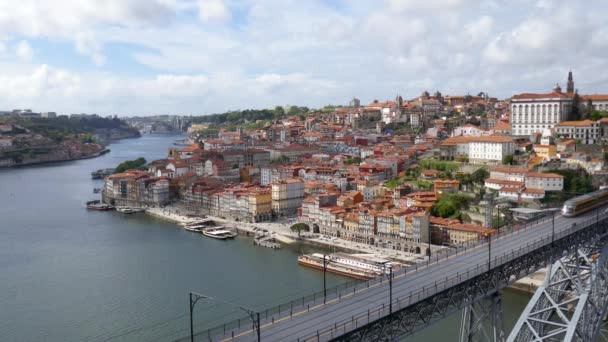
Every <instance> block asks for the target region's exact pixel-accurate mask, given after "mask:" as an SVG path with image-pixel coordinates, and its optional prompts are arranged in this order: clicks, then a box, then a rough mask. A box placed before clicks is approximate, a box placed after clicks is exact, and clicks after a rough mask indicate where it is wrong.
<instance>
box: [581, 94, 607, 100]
mask: <svg viewBox="0 0 608 342" xmlns="http://www.w3.org/2000/svg"><path fill="white" fill-rule="evenodd" d="M581 99H582V100H585V101H587V100H591V101H608V94H591V95H581Z"/></svg>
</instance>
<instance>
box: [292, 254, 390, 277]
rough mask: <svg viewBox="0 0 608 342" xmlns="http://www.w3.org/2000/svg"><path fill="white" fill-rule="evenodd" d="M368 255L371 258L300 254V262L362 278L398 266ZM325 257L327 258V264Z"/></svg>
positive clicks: (375, 275) (379, 273)
mask: <svg viewBox="0 0 608 342" xmlns="http://www.w3.org/2000/svg"><path fill="white" fill-rule="evenodd" d="M366 257H368V258H371V260H370V259H364V258H362V257H361V256H360V255H348V254H343V253H336V254H330V255H323V254H319V253H314V254H309V255H301V256H299V257H298V264H300V265H303V266H307V267H312V268H316V269H319V270H323V269H324V268H325V269H326V270H327V271H328V272H331V273H336V274H340V275H344V276H347V277H351V278H355V279H360V280H368V279H373V278H376V277H378V276H381V275H382V274H387V273H388V272H390V271H389V268H392V269H393V271H394V270H395V269H397V267H398V265H397V264H394V263H392V262H389V261H388V260H385V259H378V258H373V257H371V256H369V255H366ZM323 258H325V265H324V262H323ZM374 259H376V260H374Z"/></svg>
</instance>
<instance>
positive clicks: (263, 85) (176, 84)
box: [0, 0, 608, 114]
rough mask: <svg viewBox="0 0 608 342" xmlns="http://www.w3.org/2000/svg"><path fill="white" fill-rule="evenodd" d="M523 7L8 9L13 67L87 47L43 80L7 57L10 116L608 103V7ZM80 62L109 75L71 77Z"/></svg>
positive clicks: (188, 1)
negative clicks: (517, 100)
mask: <svg viewBox="0 0 608 342" xmlns="http://www.w3.org/2000/svg"><path fill="white" fill-rule="evenodd" d="M514 1H515V2H516V5H513V4H512V3H511V1H506V0H447V1H446V0H425V1H418V0H378V1H374V0H367V1H338V2H336V1H333V2H329V1H326V0H309V1H299V0H265V1H256V0H242V1H234V0H104V1H98V0H82V1H71V0H56V1H52V2H50V1H43V0H21V1H20V6H9V5H7V4H6V3H7V1H4V2H3V1H0V42H4V43H5V44H6V46H7V47H8V48H9V49H10V53H11V54H13V53H14V52H16V45H17V44H18V43H19V42H20V41H21V40H24V41H26V42H29V44H31V46H30V48H32V49H33V50H35V52H36V53H35V55H36V58H35V60H36V61H38V60H41V63H44V62H45V61H44V60H43V58H44V57H45V55H46V51H44V49H48V48H61V47H63V46H64V44H66V43H68V44H73V46H74V49H73V50H71V49H69V50H71V51H64V50H65V49H64V50H59V51H61V52H62V53H65V57H66V58H65V60H62V61H61V63H62V64H61V65H62V66H63V68H64V69H57V68H53V67H51V66H47V67H46V69H44V70H46V71H44V72H43V71H39V73H40V74H46V75H47V77H46V78H45V77H42V76H38V78H35V77H34V76H33V75H34V72H33V69H32V68H33V67H32V65H31V64H30V63H31V61H30V62H27V61H26V60H23V61H20V62H19V61H17V60H16V59H9V58H7V55H5V56H2V54H1V52H0V64H2V63H5V64H6V65H0V73H1V72H3V73H5V75H4V76H2V77H4V78H3V81H5V82H8V83H9V84H13V85H14V86H15V87H16V88H15V89H16V90H14V91H13V90H9V89H7V88H3V89H4V90H2V91H3V94H9V93H10V94H11V96H10V97H5V98H4V99H3V98H2V96H0V101H3V102H0V104H1V105H2V106H7V107H9V108H11V107H19V106H18V105H13V102H15V103H16V102H18V101H23V102H27V103H29V104H28V105H27V106H28V107H33V106H36V105H37V104H39V103H40V104H42V103H47V104H49V105H50V107H51V108H48V109H49V110H57V111H62V109H63V110H74V111H78V112H82V111H92V112H99V113H103V112H104V110H105V111H107V112H109V113H114V112H124V113H140V114H141V113H162V112H183V111H188V112H193V113H209V112H221V111H225V110H227V109H235V108H250V107H274V106H275V105H277V104H288V103H290V104H301V105H307V106H310V107H316V106H322V105H324V104H327V103H343V102H344V101H347V100H348V99H349V98H350V97H352V96H353V95H354V96H357V97H360V98H361V99H362V100H363V101H364V102H366V101H368V100H369V101H371V100H372V99H374V98H378V99H386V98H393V97H394V96H395V95H396V94H400V95H403V97H404V98H406V99H407V98H412V97H414V96H417V95H418V94H420V92H421V91H422V90H424V89H425V88H427V89H428V90H429V91H434V90H435V89H438V90H440V91H441V92H442V93H444V94H463V93H464V94H466V93H467V92H469V93H477V92H479V91H486V92H489V93H490V94H491V95H496V96H498V97H508V96H510V95H512V92H513V91H544V90H546V88H547V85H548V86H549V87H550V86H551V85H552V84H554V83H555V82H556V81H560V80H561V79H562V78H563V75H562V74H563V73H564V72H567V70H568V69H569V68H573V70H574V72H575V78H576V81H577V87H580V88H581V91H583V92H584V91H585V86H586V85H588V87H593V89H594V91H599V92H606V91H608V89H602V88H601V84H602V83H601V75H602V74H605V73H603V71H604V70H606V68H608V60H606V59H605V57H604V56H605V55H606V53H608V31H607V30H606V27H608V17H606V16H603V15H602V14H601V13H604V12H606V11H607V10H608V6H607V5H608V3H607V4H603V3H601V4H598V5H597V8H596V9H594V11H593V13H590V11H588V10H585V5H584V4H578V3H575V2H566V1H562V0H535V1H526V0H514ZM13 7H15V8H13ZM40 41H45V42H44V43H45V44H41V45H37V44H38V42H40ZM54 44H61V45H57V46H55V45H54ZM49 46H50V47H49ZM0 50H1V46H0ZM74 54H80V55H84V56H88V57H89V58H91V60H92V61H93V62H94V64H95V65H104V68H103V69H96V68H94V67H93V66H91V65H88V66H85V68H82V66H81V65H80V64H78V65H79V67H78V69H71V68H70V67H69V65H70V60H69V58H74V56H73V55H74ZM26 55H27V54H26ZM13 56H14V55H13ZM115 57H117V58H116V60H112V59H113V58H115ZM9 60H10V62H9ZM104 62H106V63H105V64H104ZM46 63H47V64H50V62H49V61H46ZM129 63H135V64H136V65H130V64H129ZM87 67H88V68H89V69H87ZM132 67H133V68H132ZM24 70H26V71H24ZM76 70H77V71H76ZM9 73H10V75H9ZM59 75H63V76H62V77H59ZM135 75H136V76H135ZM33 77H34V78H33ZM32 79H34V80H36V81H35V82H32ZM38 79H47V80H55V79H57V81H53V82H51V81H47V82H40V81H37V80H38ZM59 80H64V81H59ZM76 80H77V81H76ZM28 82H29V83H32V84H37V83H42V85H40V86H36V87H35V86H33V85H32V86H29V87H28V86H26V85H27V84H28ZM562 82H563V81H562ZM49 84H55V86H53V87H52V89H54V90H49ZM430 87H432V89H431V88H430ZM19 89H23V92H22V93H20V91H19ZM49 91H50V92H51V93H52V95H53V96H50V97H48V96H46V94H49ZM0 94H2V93H1V92H0ZM27 94H30V95H28V96H25V95H27ZM235 94H237V95H238V96H235ZM22 95H23V96H22ZM7 99H10V102H7V101H8V100H7ZM24 106H25V105H24ZM53 107H57V108H53Z"/></svg>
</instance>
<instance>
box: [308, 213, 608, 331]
mask: <svg viewBox="0 0 608 342" xmlns="http://www.w3.org/2000/svg"><path fill="white" fill-rule="evenodd" d="M607 217H608V214H602V215H598V216H597V217H594V218H590V219H588V220H586V221H584V222H582V223H580V222H579V223H578V224H576V225H572V226H570V227H569V228H567V229H565V230H560V231H557V232H556V233H555V236H552V235H551V234H549V235H546V236H542V237H540V238H538V239H536V240H534V241H531V242H528V243H527V244H526V245H524V246H520V247H519V248H518V249H517V250H513V251H511V252H508V253H503V254H502V255H500V256H495V257H494V258H492V260H491V262H490V265H488V262H487V261H486V262H481V263H478V264H476V266H475V267H473V268H471V269H468V270H467V271H466V272H462V273H457V275H456V276H453V277H446V279H444V280H442V281H440V282H435V283H434V284H431V285H430V286H426V287H423V288H422V290H419V291H410V293H409V294H407V295H405V296H401V297H397V298H396V299H394V300H393V302H392V304H393V305H392V306H393V312H395V311H399V310H401V309H403V308H406V307H409V306H411V305H412V304H414V303H418V302H420V301H421V300H424V299H426V298H429V297H433V296H435V295H437V294H438V293H440V292H442V291H445V290H447V289H449V288H452V287H454V286H456V285H458V284H461V283H462V282H464V281H466V280H469V279H472V278H474V277H477V276H479V275H481V274H484V273H486V272H488V269H489V268H494V267H497V266H500V265H502V264H505V263H507V262H509V261H512V260H514V259H516V258H519V257H521V256H523V255H526V254H528V253H530V252H532V251H534V250H537V249H539V248H541V247H543V246H547V245H549V244H551V243H552V242H553V241H557V240H559V239H561V238H563V237H566V236H568V235H571V234H573V233H575V232H577V231H579V230H582V229H585V228H587V227H589V226H590V225H592V224H595V223H597V222H599V221H602V220H604V219H606V218H607ZM389 314H390V312H389V305H388V303H381V304H379V305H378V306H377V307H375V308H374V309H370V310H368V311H367V313H361V314H358V315H352V316H351V317H350V318H347V319H344V320H341V321H338V322H334V323H333V325H331V326H328V327H325V328H323V329H319V330H318V331H317V333H316V334H314V335H311V336H307V337H305V338H302V339H300V341H317V340H326V339H329V338H333V337H336V336H340V335H342V334H345V333H347V332H350V331H352V330H354V329H357V328H358V327H360V326H362V325H366V324H368V323H370V322H373V321H374V320H377V319H379V318H382V317H386V316H387V315H389Z"/></svg>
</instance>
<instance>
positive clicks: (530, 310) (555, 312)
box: [184, 208, 608, 342]
mask: <svg viewBox="0 0 608 342" xmlns="http://www.w3.org/2000/svg"><path fill="white" fill-rule="evenodd" d="M607 212H608V210H605V208H601V209H599V210H596V211H593V212H590V213H587V214H584V215H581V216H579V217H575V218H565V217H562V216H560V215H553V216H547V217H543V218H541V219H539V220H537V221H535V222H531V223H528V224H527V225H525V226H521V227H518V228H508V229H501V232H500V233H499V234H497V235H496V236H494V237H492V238H491V239H490V240H487V241H481V242H478V243H476V244H472V245H469V246H466V247H462V248H459V249H457V250H454V251H452V252H450V253H447V254H443V255H434V256H432V258H431V259H430V260H429V261H428V262H426V263H423V264H418V265H413V266H411V267H408V268H406V269H401V270H399V271H395V272H393V273H392V276H387V277H380V278H377V279H374V280H370V281H367V282H360V283H356V284H351V285H348V286H346V285H345V286H339V287H336V288H333V289H330V290H328V292H327V293H326V294H324V293H318V294H313V295H310V296H307V297H303V298H299V299H297V300H294V301H292V302H289V303H286V304H283V305H280V306H278V307H274V308H270V309H267V310H263V311H255V310H249V309H246V310H245V311H246V313H247V314H248V315H246V316H244V317H243V318H242V319H240V320H236V321H233V322H229V323H226V324H223V325H221V326H218V327H216V328H213V329H209V330H205V331H202V332H197V333H195V334H194V336H193V337H192V340H193V341H259V340H261V341H298V342H299V341H396V340H400V339H403V338H405V337H407V336H409V335H412V334H413V333H415V332H417V331H419V330H422V329H424V328H425V327H427V326H429V325H431V324H433V323H435V322H437V321H440V320H442V319H444V318H445V317H447V316H449V315H451V314H453V313H455V312H457V311H462V313H463V320H462V327H461V334H460V340H461V341H504V340H505V338H506V336H505V333H504V329H502V327H501V322H500V319H499V318H500V316H501V300H500V296H499V295H498V291H499V290H500V289H502V288H504V287H506V286H509V285H510V284H512V283H514V282H515V281H516V280H518V279H521V278H523V277H524V276H526V275H529V274H531V273H533V272H535V271H536V270H538V269H540V268H542V267H545V266H549V265H551V264H553V263H554V262H555V265H553V266H552V267H551V272H550V274H551V276H550V279H548V280H547V282H546V283H545V285H544V286H543V287H541V289H539V291H541V290H542V291H543V293H541V294H539V293H538V292H537V294H536V295H535V296H534V297H533V300H532V301H531V302H530V304H529V305H528V307H527V308H526V310H525V312H524V314H525V316H524V315H522V318H520V320H519V322H518V323H517V325H516V328H515V329H514V331H513V333H512V334H511V335H510V336H509V337H508V338H509V341H564V340H566V341H569V340H576V341H592V339H590V338H595V337H596V336H598V334H601V332H600V329H599V326H600V322H601V321H602V320H603V318H604V317H605V315H606V303H607V300H608V284H607V280H606V279H607V277H606V275H605V274H606V273H605V269H606V268H607V267H608V266H607V265H608V263H606V262H605V260H606V259H607V258H608V255H607V254H606V253H601V254H597V251H598V250H599V249H600V248H602V244H603V243H604V242H605V241H604V240H605V238H606V236H607V235H608V214H607ZM598 255H599V257H598ZM572 265H574V266H572ZM572 267H574V268H572ZM566 308H567V310H566ZM564 331H565V332H564ZM558 333H560V334H561V335H559V334H558ZM558 336H559V338H558ZM566 336H570V339H566ZM184 340H190V338H187V339H184Z"/></svg>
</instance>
